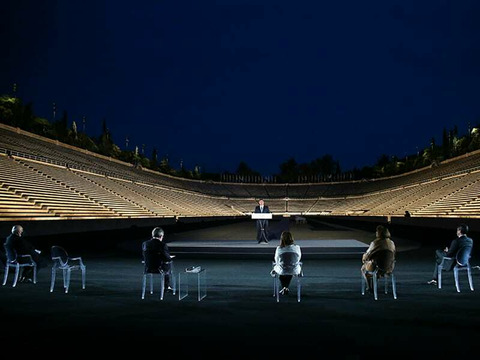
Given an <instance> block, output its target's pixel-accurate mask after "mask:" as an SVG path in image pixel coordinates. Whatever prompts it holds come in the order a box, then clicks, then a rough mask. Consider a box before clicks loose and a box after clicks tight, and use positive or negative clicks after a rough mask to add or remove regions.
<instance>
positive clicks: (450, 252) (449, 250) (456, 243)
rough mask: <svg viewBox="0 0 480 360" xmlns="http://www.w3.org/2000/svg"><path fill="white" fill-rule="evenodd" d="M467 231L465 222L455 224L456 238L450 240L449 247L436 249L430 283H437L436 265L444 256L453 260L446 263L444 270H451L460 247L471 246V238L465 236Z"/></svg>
mask: <svg viewBox="0 0 480 360" xmlns="http://www.w3.org/2000/svg"><path fill="white" fill-rule="evenodd" d="M467 233H468V226H467V225H465V224H460V225H458V226H457V238H456V239H454V240H452V243H451V244H450V247H446V248H445V249H443V250H440V249H438V250H436V251H435V257H436V259H435V260H436V264H435V269H434V270H433V277H432V280H430V281H429V282H428V284H430V285H437V277H438V265H439V264H440V263H441V262H442V260H443V258H444V257H451V258H453V261H451V262H449V263H448V264H447V267H446V268H445V267H444V268H445V269H446V270H452V269H453V267H454V266H455V263H456V256H457V253H458V252H459V251H460V249H462V248H464V247H473V240H472V239H471V238H469V237H468V236H467Z"/></svg>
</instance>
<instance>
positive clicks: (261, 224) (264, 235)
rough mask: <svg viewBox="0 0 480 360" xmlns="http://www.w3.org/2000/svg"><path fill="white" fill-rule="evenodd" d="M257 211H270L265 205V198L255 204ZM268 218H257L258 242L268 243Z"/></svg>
mask: <svg viewBox="0 0 480 360" xmlns="http://www.w3.org/2000/svg"><path fill="white" fill-rule="evenodd" d="M255 213H270V209H269V208H268V206H267V205H265V201H263V199H260V200H258V205H257V206H255ZM268 225H269V224H268V219H258V220H257V242H258V243H259V244H261V243H264V244H268Z"/></svg>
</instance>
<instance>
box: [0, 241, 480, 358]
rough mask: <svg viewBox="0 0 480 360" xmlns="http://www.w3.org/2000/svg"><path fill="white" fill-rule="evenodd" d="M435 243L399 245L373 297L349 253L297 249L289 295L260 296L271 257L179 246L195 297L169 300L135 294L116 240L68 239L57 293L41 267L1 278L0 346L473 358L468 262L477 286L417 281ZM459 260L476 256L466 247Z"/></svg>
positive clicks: (132, 273) (474, 321)
mask: <svg viewBox="0 0 480 360" xmlns="http://www.w3.org/2000/svg"><path fill="white" fill-rule="evenodd" d="M452 233H454V232H452ZM449 235H450V234H449ZM399 242H401V241H399ZM437 247H438V246H436V245H431V244H430V245H421V246H417V247H415V248H410V247H408V246H406V247H405V250H402V251H399V253H398V256H397V266H396V270H395V272H396V276H397V293H398V299H396V300H394V299H393V296H392V294H391V292H390V293H388V294H384V293H382V292H380V294H379V299H378V300H377V301H375V300H374V299H373V296H372V295H369V294H367V295H365V296H362V295H361V291H360V286H361V281H360V272H359V269H360V259H358V258H338V259H337V258H332V257H328V258H323V259H322V258H311V259H309V258H308V257H305V258H304V273H305V276H304V278H303V279H302V300H301V302H300V303H299V302H297V301H296V297H295V296H294V291H292V292H291V293H290V295H288V296H283V297H281V298H280V302H279V303H277V302H276V300H275V298H274V297H273V296H272V292H273V289H272V278H271V277H270V276H269V272H270V270H271V259H261V258H255V259H249V258H248V256H241V257H238V256H234V255H232V256H225V258H208V257H194V256H192V257H191V258H189V257H188V256H186V255H182V257H178V258H176V260H175V271H176V272H178V271H179V270H183V269H184V268H186V267H188V266H192V265H199V266H202V267H204V268H205V269H206V270H207V297H206V298H205V299H203V300H202V301H197V300H196V297H195V296H194V295H195V289H194V288H190V296H189V297H187V298H185V299H183V300H181V301H180V300H179V299H178V294H176V295H173V294H166V295H165V298H164V300H163V301H160V300H159V298H158V292H156V293H155V294H153V295H150V294H148V293H147V295H146V298H145V299H144V300H142V299H141V279H142V271H143V267H142V264H141V262H140V259H139V257H138V254H137V253H136V252H132V251H128V250H126V247H125V246H124V244H123V245H122V246H112V247H111V248H108V249H107V248H101V249H98V248H97V249H76V253H75V254H70V255H81V256H82V257H83V259H84V261H85V264H86V265H87V286H86V289H85V290H82V289H81V287H80V276H79V275H80V274H78V273H74V274H73V275H72V280H71V286H70V292H69V293H68V294H65V293H64V292H63V290H62V289H61V285H60V281H61V280H60V278H59V277H57V283H56V287H55V290H54V292H53V293H50V292H49V286H50V265H49V266H48V267H46V268H43V269H41V270H40V271H39V274H38V283H37V284H36V285H33V284H23V283H20V284H18V285H17V287H15V288H12V286H11V284H12V278H13V276H9V279H8V282H7V285H5V286H2V287H0V316H1V319H2V322H1V330H0V341H1V343H2V348H3V354H4V355H7V354H8V355H10V352H11V354H16V355H18V354H19V353H24V354H28V353H29V352H33V353H36V354H42V355H46V356H50V355H51V356H55V355H57V354H58V355H59V356H68V357H70V356H75V355H82V356H85V355H89V354H90V355H92V356H93V355H100V354H102V353H108V354H115V355H125V354H129V353H132V352H133V354H138V356H147V355H146V352H147V353H148V352H149V351H150V350H149V349H152V350H153V351H154V352H156V353H157V354H158V356H164V355H167V354H168V355H169V356H191V357H195V358H207V357H208V358H212V357H213V358H217V357H222V358H225V357H227V358H232V357H236V356H237V355H238V356H242V357H244V356H249V357H254V358H257V357H264V356H261V353H262V352H267V355H266V356H268V358H270V357H277V356H280V357H281V356H282V354H283V356H301V357H306V356H315V357H320V358H332V357H334V358H345V359H363V358H371V357H372V356H377V355H378V356H386V357H387V358H396V357H397V356H398V357H402V358H405V357H407V358H413V359H417V358H424V355H428V356H437V358H443V357H445V358H447V357H451V356H452V355H458V356H467V357H468V358H473V357H476V355H477V354H478V346H479V345H478V340H477V339H480V327H479V316H480V271H479V270H474V271H473V283H474V286H476V287H478V288H479V289H478V290H477V289H476V290H475V291H473V292H472V291H470V289H469V288H468V282H467V275H466V273H461V274H460V275H461V276H460V280H461V290H462V291H461V292H460V293H457V292H456V290H455V286H454V281H453V273H451V272H449V273H446V274H445V275H444V284H443V288H442V289H438V288H437V287H435V286H430V285H427V284H426V282H427V280H429V279H430V278H431V274H432V270H433V264H434V251H435V249H436V248H437ZM471 262H472V265H477V264H478V263H479V261H478V259H477V256H476V255H475V256H474V257H473V258H472V261H471ZM1 275H2V279H3V271H2V274H1ZM156 289H158V285H157V286H156ZM292 290H295V286H294V285H292ZM165 336H175V337H177V339H170V338H169V339H166V338H164V337H165ZM244 337H249V339H245V340H244V339H243V338H244ZM272 337H273V339H272ZM54 349H55V350H54ZM55 351H60V352H59V353H57V354H55V353H54V352H55ZM329 351H333V353H330V355H329V354H328V352H329ZM384 351H386V353H384Z"/></svg>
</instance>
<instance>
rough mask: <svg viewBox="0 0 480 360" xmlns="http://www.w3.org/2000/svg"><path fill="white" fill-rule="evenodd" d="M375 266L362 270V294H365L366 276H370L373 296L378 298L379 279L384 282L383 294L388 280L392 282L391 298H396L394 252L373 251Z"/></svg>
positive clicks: (386, 291) (386, 292) (386, 290)
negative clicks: (370, 269) (371, 268)
mask: <svg viewBox="0 0 480 360" xmlns="http://www.w3.org/2000/svg"><path fill="white" fill-rule="evenodd" d="M373 260H374V262H373V263H374V264H375V268H374V269H373V270H372V271H367V270H362V295H365V287H366V285H367V278H368V277H371V278H372V285H373V297H374V299H375V300H378V283H379V280H380V279H383V280H384V282H385V294H388V280H389V279H390V282H391V284H392V293H393V298H394V299H397V283H396V279H395V274H394V269H395V253H394V252H393V251H391V250H381V251H378V252H377V253H375V255H374V257H373Z"/></svg>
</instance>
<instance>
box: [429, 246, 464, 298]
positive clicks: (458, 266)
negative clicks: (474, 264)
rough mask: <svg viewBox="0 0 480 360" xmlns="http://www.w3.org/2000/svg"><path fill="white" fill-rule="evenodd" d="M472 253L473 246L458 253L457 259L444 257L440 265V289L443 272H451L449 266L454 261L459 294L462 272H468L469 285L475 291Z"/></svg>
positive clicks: (454, 273) (454, 274)
mask: <svg viewBox="0 0 480 360" xmlns="http://www.w3.org/2000/svg"><path fill="white" fill-rule="evenodd" d="M471 253H472V247H471V246H465V247H463V248H461V249H460V250H459V251H458V252H457V256H456V257H455V258H452V257H443V259H442V262H441V263H440V264H439V265H438V269H437V270H438V288H439V289H441V288H442V272H443V271H449V270H450V267H449V266H448V265H447V264H449V263H450V264H451V262H452V261H454V262H455V266H454V267H453V278H454V280H455V287H456V289H457V292H460V280H459V278H458V274H459V272H461V271H466V272H467V276H468V284H469V285H470V290H472V291H473V280H472V269H471V267H470V257H471Z"/></svg>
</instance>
